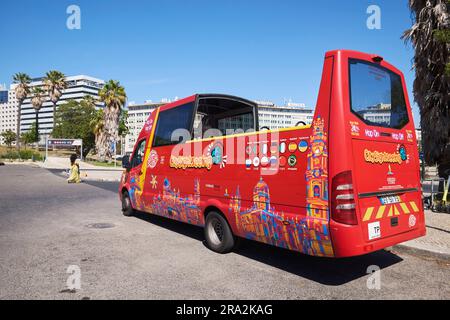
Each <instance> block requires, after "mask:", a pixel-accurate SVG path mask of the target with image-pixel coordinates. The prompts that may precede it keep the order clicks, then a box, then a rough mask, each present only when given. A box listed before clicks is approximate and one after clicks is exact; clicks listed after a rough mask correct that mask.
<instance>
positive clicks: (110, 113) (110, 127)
mask: <svg viewBox="0 0 450 320" xmlns="http://www.w3.org/2000/svg"><path fill="white" fill-rule="evenodd" d="M99 96H100V100H101V101H102V102H103V103H104V104H105V108H104V111H103V122H104V124H103V125H104V128H103V133H104V137H103V138H102V139H100V140H99V144H98V145H97V153H98V155H99V157H100V160H102V161H104V160H105V158H106V157H108V158H109V159H111V158H112V152H111V148H110V146H111V143H117V141H118V139H119V118H120V114H121V112H122V107H123V106H124V105H125V102H126V99H127V95H126V93H125V88H124V87H122V86H121V85H120V83H119V81H115V80H109V81H108V82H107V83H106V84H105V86H104V87H103V88H102V90H100V92H99Z"/></svg>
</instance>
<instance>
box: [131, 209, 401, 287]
mask: <svg viewBox="0 0 450 320" xmlns="http://www.w3.org/2000/svg"><path fill="white" fill-rule="evenodd" d="M135 217H137V218H139V219H141V220H144V221H146V222H149V223H152V224H154V225H157V226H159V227H162V228H165V229H167V230H170V231H173V232H177V233H179V234H182V235H184V236H188V237H190V238H193V239H195V240H198V241H201V242H202V243H203V245H204V246H205V247H206V243H205V241H204V236H203V229H202V228H200V227H196V226H193V225H189V224H185V223H182V222H178V221H174V220H171V219H167V218H163V217H159V216H155V215H150V214H148V213H143V212H138V213H136V215H135ZM234 253H235V254H238V255H241V256H243V257H246V258H249V259H252V260H255V261H258V262H261V263H264V264H267V265H270V266H272V267H275V268H277V269H280V270H283V271H285V272H289V273H291V274H295V275H297V276H299V277H303V278H306V279H308V280H311V281H315V282H317V283H320V284H324V285H330V286H339V285H343V284H345V283H348V282H351V281H353V280H356V279H359V278H361V277H364V276H367V275H368V273H367V270H368V268H369V267H370V266H376V267H378V268H380V270H383V269H385V268H388V267H390V266H392V265H395V264H397V263H399V262H401V261H403V259H402V258H400V257H399V256H397V255H395V254H393V253H391V252H388V251H385V250H381V251H377V252H373V253H371V254H367V255H364V256H358V257H351V258H341V259H332V258H320V257H311V256H308V255H305V254H301V253H298V252H294V251H290V250H286V249H282V248H277V247H274V246H271V245H268V244H264V243H259V242H255V241H250V240H246V239H241V241H240V245H239V246H238V248H237V249H236V250H235V251H234Z"/></svg>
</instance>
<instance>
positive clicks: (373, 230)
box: [367, 221, 381, 240]
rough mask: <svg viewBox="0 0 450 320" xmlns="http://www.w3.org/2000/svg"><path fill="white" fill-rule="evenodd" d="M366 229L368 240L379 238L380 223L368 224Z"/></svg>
mask: <svg viewBox="0 0 450 320" xmlns="http://www.w3.org/2000/svg"><path fill="white" fill-rule="evenodd" d="M367 228H368V231H369V240H373V239H378V238H381V227H380V221H376V222H373V223H369V225H368V226H367Z"/></svg>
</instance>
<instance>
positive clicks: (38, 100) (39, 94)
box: [31, 87, 45, 149]
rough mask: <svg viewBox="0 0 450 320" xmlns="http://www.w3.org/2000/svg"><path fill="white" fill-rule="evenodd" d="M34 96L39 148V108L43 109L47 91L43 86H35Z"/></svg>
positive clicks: (33, 102)
mask: <svg viewBox="0 0 450 320" xmlns="http://www.w3.org/2000/svg"><path fill="white" fill-rule="evenodd" d="M32 94H33V97H32V98H31V104H32V105H33V108H34V111H35V113H36V140H37V145H38V149H39V110H41V108H42V105H43V104H44V101H45V99H44V96H45V92H44V90H43V89H42V88H41V87H34V88H33V91H32Z"/></svg>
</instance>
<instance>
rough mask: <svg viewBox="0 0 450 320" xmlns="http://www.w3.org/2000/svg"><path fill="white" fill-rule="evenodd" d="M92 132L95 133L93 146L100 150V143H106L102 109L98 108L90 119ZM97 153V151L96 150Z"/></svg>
mask: <svg viewBox="0 0 450 320" xmlns="http://www.w3.org/2000/svg"><path fill="white" fill-rule="evenodd" d="M90 125H91V128H92V132H93V133H94V135H95V148H96V149H97V150H100V149H101V147H102V145H104V144H105V143H106V141H105V137H106V135H105V122H104V121H103V110H98V111H97V112H96V114H95V117H94V119H92V120H91V123H90ZM97 153H99V152H98V151H97Z"/></svg>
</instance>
